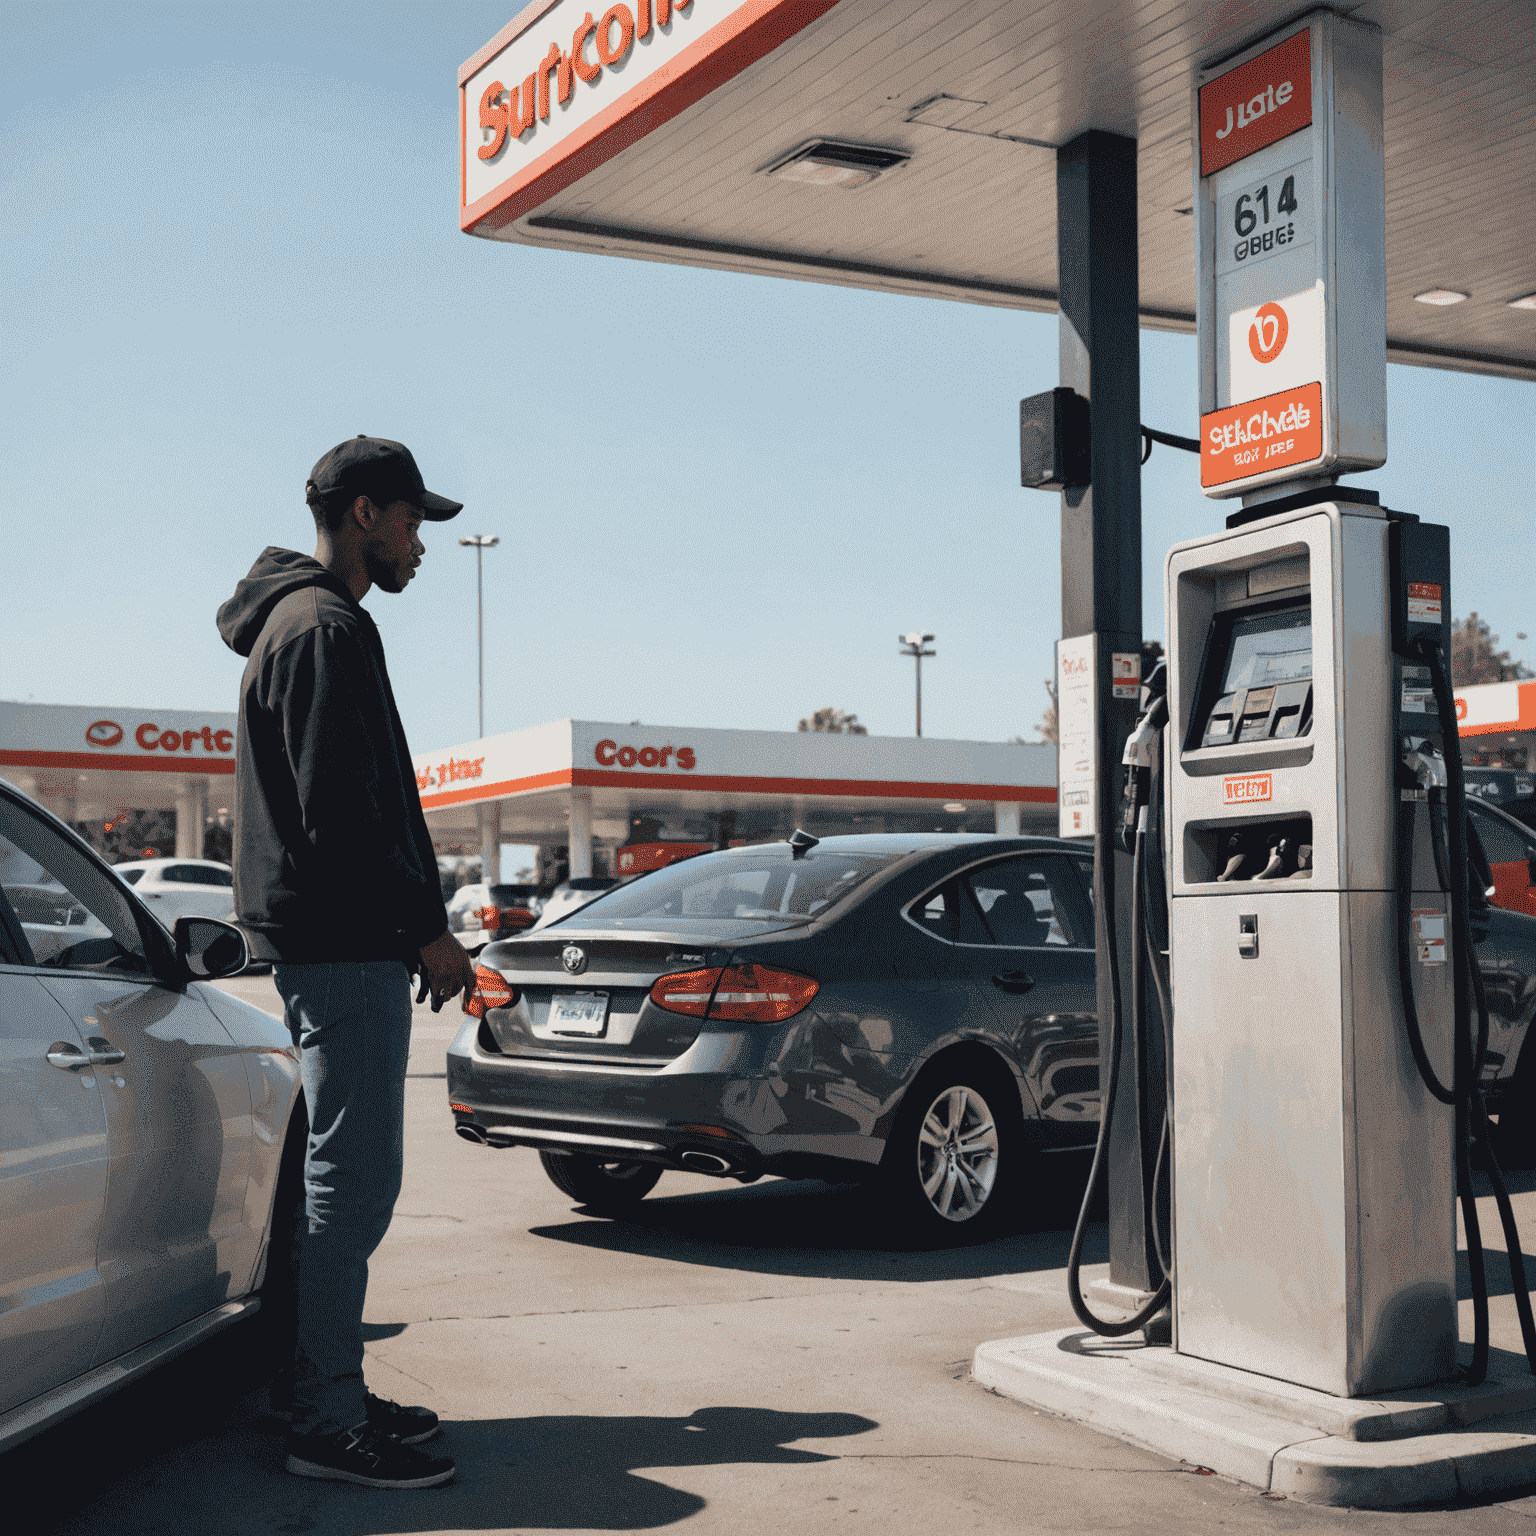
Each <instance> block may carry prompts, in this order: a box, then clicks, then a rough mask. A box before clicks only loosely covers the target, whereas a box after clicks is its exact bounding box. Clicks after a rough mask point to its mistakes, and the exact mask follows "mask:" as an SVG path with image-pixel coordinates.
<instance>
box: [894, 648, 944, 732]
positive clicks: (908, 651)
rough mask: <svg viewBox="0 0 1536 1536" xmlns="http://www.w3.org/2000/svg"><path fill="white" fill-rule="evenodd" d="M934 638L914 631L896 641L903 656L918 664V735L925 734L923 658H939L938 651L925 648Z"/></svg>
mask: <svg viewBox="0 0 1536 1536" xmlns="http://www.w3.org/2000/svg"><path fill="white" fill-rule="evenodd" d="M933 638H934V636H932V635H924V634H919V633H918V631H917V630H915V629H914V630H913V631H912V633H911V634H909V635H897V636H896V641H897V643H898V644H899V645H900V646H901V654H902V655H903V656H910V657H911V658H912V660H913V661H915V662H916V663H917V734H918V735H919V736H921V735H922V734H923V657H924V656H937V655H938V654H939V653H938V652H937V651H925V650H924V649H923V647H924V646H925V645H927V643H928V642H929V641H930V640H932V639H933Z"/></svg>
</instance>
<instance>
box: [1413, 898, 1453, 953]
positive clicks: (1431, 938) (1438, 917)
mask: <svg viewBox="0 0 1536 1536" xmlns="http://www.w3.org/2000/svg"><path fill="white" fill-rule="evenodd" d="M1413 942H1414V945H1415V947H1416V948H1417V949H1418V952H1419V964H1420V965H1444V964H1445V913H1444V912H1442V911H1439V910H1437V909H1436V908H1434V907H1425V908H1420V909H1418V910H1416V911H1415V912H1414V914H1413Z"/></svg>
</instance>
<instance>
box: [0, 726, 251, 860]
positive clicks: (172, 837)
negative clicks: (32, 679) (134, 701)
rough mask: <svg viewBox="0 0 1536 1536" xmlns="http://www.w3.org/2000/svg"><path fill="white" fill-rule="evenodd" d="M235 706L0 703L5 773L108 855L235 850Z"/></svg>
mask: <svg viewBox="0 0 1536 1536" xmlns="http://www.w3.org/2000/svg"><path fill="white" fill-rule="evenodd" d="M234 772H235V716H234V714H233V713H232V712H231V711H229V710H216V709H203V710H190V709H130V708H124V707H122V706H120V705H74V704H6V703H0V777H4V778H6V779H8V780H9V781H10V782H11V783H13V784H15V785H16V786H17V787H18V788H19V789H22V790H25V791H26V793H27V794H29V795H32V796H33V797H34V798H35V799H37V800H39V801H41V802H42V804H43V805H45V806H46V807H47V808H48V809H49V810H50V811H52V812H53V813H54V814H55V815H56V816H59V817H61V818H62V819H63V820H65V821H67V822H69V823H71V825H73V826H74V827H76V828H77V829H78V830H79V831H80V832H81V833H82V834H83V835H84V836H85V837H86V838H87V840H88V841H90V842H91V843H93V844H94V845H95V846H96V847H97V848H99V849H101V850H102V851H103V852H104V853H106V854H107V855H108V857H110V858H113V859H116V860H122V859H142V858H155V857H159V856H174V857H176V858H181V859H196V858H204V857H207V858H217V859H220V860H226V859H228V857H229V839H230V829H231V827H232V825H233V821H232V816H233V810H234V787H235V786H234Z"/></svg>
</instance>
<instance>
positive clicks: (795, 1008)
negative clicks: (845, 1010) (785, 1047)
mask: <svg viewBox="0 0 1536 1536" xmlns="http://www.w3.org/2000/svg"><path fill="white" fill-rule="evenodd" d="M820 990H821V983H820V982H818V981H813V980H812V979H811V978H810V977H809V976H799V975H796V974H795V972H793V971H779V970H774V969H772V968H770V967H769V966H766V965H728V966H724V967H720V966H716V967H712V968H711V969H709V970H704V971H678V972H676V973H674V974H673V975H671V976H663V977H662V978H661V979H660V980H659V981H658V982H657V983H656V985H655V986H653V987H652V988H651V1001H652V1002H653V1003H655V1004H656V1006H657V1007H658V1008H665V1009H667V1010H668V1011H669V1012H671V1013H688V1014H692V1015H693V1016H694V1017H695V1018H710V1019H724V1020H728V1021H730V1022H733V1023H746V1024H780V1023H782V1022H783V1021H784V1020H785V1019H792V1018H793V1017H794V1016H795V1015H796V1014H797V1013H799V1012H800V1011H801V1010H802V1009H803V1008H805V1007H806V1006H807V1005H808V1004H809V1003H810V1001H811V999H812V998H813V997H815V996H816V994H817V993H818V992H819V991H820Z"/></svg>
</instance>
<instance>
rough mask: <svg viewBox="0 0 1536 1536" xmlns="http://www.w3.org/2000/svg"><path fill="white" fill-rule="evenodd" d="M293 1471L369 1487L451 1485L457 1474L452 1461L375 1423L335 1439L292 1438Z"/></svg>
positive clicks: (343, 1432)
mask: <svg viewBox="0 0 1536 1536" xmlns="http://www.w3.org/2000/svg"><path fill="white" fill-rule="evenodd" d="M287 1468H288V1470H289V1471H290V1472H292V1473H293V1474H294V1475H295V1476H296V1477H317V1478H326V1479H329V1480H330V1481H331V1482H336V1483H360V1484H361V1485H362V1486H363V1487H364V1488H436V1487H437V1486H438V1485H439V1484H441V1483H446V1482H449V1481H451V1480H452V1478H453V1474H454V1472H455V1470H456V1468H455V1467H454V1464H453V1461H452V1459H451V1458H450V1457H447V1456H434V1455H432V1453H431V1452H430V1451H418V1450H417V1449H416V1448H415V1447H414V1446H411V1445H404V1444H402V1443H401V1442H400V1441H399V1440H396V1439H395V1437H394V1436H393V1435H386V1434H384V1433H383V1431H382V1430H378V1429H375V1428H374V1427H373V1425H371V1424H358V1425H356V1426H355V1427H354V1428H352V1429H343V1430H338V1431H337V1432H336V1433H335V1434H333V1435H290V1436H289V1437H288V1461H287Z"/></svg>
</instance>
